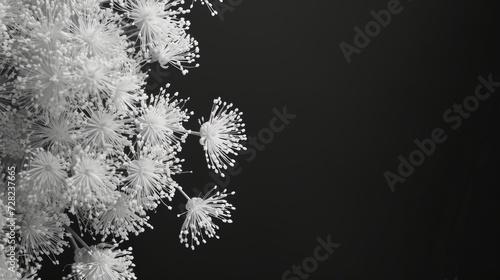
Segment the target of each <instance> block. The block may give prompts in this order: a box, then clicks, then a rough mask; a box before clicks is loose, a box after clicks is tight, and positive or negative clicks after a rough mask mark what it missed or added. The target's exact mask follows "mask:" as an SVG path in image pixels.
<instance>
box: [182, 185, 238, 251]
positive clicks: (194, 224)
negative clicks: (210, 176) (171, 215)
mask: <svg viewBox="0 0 500 280" xmlns="http://www.w3.org/2000/svg"><path fill="white" fill-rule="evenodd" d="M215 188H216V187H214V188H213V189H212V190H214V189H215ZM212 190H211V191H209V192H208V193H207V194H206V195H205V196H204V197H203V198H200V197H193V198H190V199H189V200H188V202H187V204H186V210H187V211H186V212H184V213H182V214H179V215H178V216H181V215H184V214H186V220H185V221H184V223H183V224H182V228H181V232H180V234H179V239H180V241H181V243H185V245H186V248H189V247H191V249H193V250H194V248H195V247H194V243H196V245H200V241H201V242H203V243H206V240H205V236H204V235H206V236H207V237H208V238H212V237H216V238H217V239H219V236H218V235H216V233H215V231H216V230H217V229H219V227H218V226H217V225H216V224H215V223H214V222H213V220H212V218H216V219H219V220H221V221H222V222H224V223H232V222H233V221H232V220H231V213H230V211H229V210H235V209H236V208H234V207H233V205H232V204H230V203H228V202H227V201H226V200H225V198H226V197H227V196H228V195H229V194H231V195H233V194H234V192H231V193H229V194H228V193H226V190H223V191H222V192H219V191H217V193H215V194H214V195H212V196H209V195H210V193H211V192H212Z"/></svg>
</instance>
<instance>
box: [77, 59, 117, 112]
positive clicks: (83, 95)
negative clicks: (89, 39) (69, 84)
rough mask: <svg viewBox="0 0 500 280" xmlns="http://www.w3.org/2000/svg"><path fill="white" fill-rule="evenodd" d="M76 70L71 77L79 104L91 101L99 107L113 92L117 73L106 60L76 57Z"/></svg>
mask: <svg viewBox="0 0 500 280" xmlns="http://www.w3.org/2000/svg"><path fill="white" fill-rule="evenodd" d="M75 63H76V70H75V71H74V72H73V75H74V77H75V80H76V88H75V89H76V90H77V91H78V93H77V97H78V98H79V99H82V100H76V99H74V101H79V102H80V103H84V102H87V101H89V100H90V101H91V102H93V103H94V104H96V106H100V104H102V102H103V100H104V99H106V98H108V97H110V96H111V95H112V94H113V92H114V91H115V82H114V81H115V80H116V76H117V74H118V73H117V72H116V71H115V69H114V68H113V66H114V65H112V63H111V62H110V61H108V60H102V59H97V58H87V57H83V56H81V57H78V58H76V59H75Z"/></svg>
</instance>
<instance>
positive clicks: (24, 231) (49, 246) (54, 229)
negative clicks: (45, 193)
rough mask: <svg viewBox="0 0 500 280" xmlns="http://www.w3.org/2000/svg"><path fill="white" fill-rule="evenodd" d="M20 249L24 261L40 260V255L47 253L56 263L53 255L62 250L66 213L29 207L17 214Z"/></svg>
mask: <svg viewBox="0 0 500 280" xmlns="http://www.w3.org/2000/svg"><path fill="white" fill-rule="evenodd" d="M18 216H19V217H18V221H17V224H18V225H19V235H20V244H19V245H20V251H21V255H22V256H23V258H24V259H25V262H27V263H29V262H41V261H42V255H47V256H48V257H49V258H51V260H52V261H53V262H54V263H58V261H57V260H56V259H55V255H58V254H60V253H62V252H63V251H64V249H63V248H64V247H65V246H67V245H68V242H67V241H65V240H64V239H65V236H66V234H65V231H64V225H69V223H70V221H69V218H68V217H67V215H66V214H64V213H58V212H51V210H50V209H39V208H33V207H32V208H29V209H27V210H26V212H23V213H21V214H19V215H18Z"/></svg>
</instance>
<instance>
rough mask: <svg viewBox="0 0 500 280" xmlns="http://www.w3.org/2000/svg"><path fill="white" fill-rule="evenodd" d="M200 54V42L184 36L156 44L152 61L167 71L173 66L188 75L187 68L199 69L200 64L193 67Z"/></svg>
mask: <svg viewBox="0 0 500 280" xmlns="http://www.w3.org/2000/svg"><path fill="white" fill-rule="evenodd" d="M199 52H200V50H199V48H198V42H197V41H196V40H195V39H194V38H192V37H191V36H189V35H188V34H182V35H180V36H173V37H171V38H169V39H168V40H167V41H164V42H159V43H157V44H155V47H153V48H151V57H152V61H158V63H159V64H160V66H161V67H162V68H165V69H166V68H168V66H169V65H172V66H174V67H175V68H177V69H179V70H180V71H181V72H182V74H184V75H186V74H187V73H188V70H187V69H186V68H191V67H199V64H194V65H192V64H193V63H194V61H195V59H197V58H199V57H200V55H199V54H198V53H199Z"/></svg>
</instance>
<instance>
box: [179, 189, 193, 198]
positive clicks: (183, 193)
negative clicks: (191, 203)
mask: <svg viewBox="0 0 500 280" xmlns="http://www.w3.org/2000/svg"><path fill="white" fill-rule="evenodd" d="M177 189H179V191H180V192H181V193H182V195H184V196H185V197H186V198H187V199H188V200H190V199H191V198H190V197H189V196H188V195H187V194H186V193H185V192H184V191H183V190H182V188H181V187H177Z"/></svg>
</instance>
